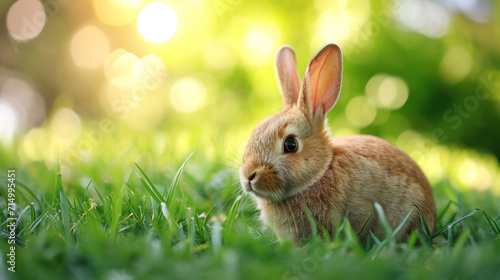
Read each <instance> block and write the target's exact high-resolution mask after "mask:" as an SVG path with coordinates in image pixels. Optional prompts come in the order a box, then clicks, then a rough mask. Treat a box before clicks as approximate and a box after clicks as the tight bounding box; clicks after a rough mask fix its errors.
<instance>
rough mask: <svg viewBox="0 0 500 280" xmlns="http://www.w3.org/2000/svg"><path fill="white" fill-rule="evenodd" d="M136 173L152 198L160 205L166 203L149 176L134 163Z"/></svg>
mask: <svg viewBox="0 0 500 280" xmlns="http://www.w3.org/2000/svg"><path fill="white" fill-rule="evenodd" d="M134 171H135V174H136V175H137V177H139V180H140V181H141V183H142V185H143V186H144V188H145V189H146V190H147V191H148V192H149V194H150V195H151V197H152V198H153V199H154V200H156V202H157V203H158V204H160V203H162V202H165V201H163V197H162V196H161V194H160V192H159V191H158V189H157V188H156V187H155V185H154V184H153V183H152V182H151V180H150V179H149V177H148V175H146V173H145V172H144V171H143V170H142V169H141V168H140V167H139V165H137V163H135V162H134Z"/></svg>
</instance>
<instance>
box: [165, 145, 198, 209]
mask: <svg viewBox="0 0 500 280" xmlns="http://www.w3.org/2000/svg"><path fill="white" fill-rule="evenodd" d="M193 154H194V151H193V152H192V153H191V154H189V155H188V157H187V158H186V159H185V160H184V162H183V163H182V165H181V167H179V169H178V170H177V173H175V176H174V179H173V180H172V183H171V184H170V188H168V190H167V189H165V190H164V191H163V197H164V198H165V200H166V203H167V206H168V207H171V205H172V204H173V201H174V198H175V195H176V193H177V189H178V188H179V185H180V184H179V182H180V178H181V175H182V172H183V171H184V167H185V166H186V163H187V161H188V160H189V159H190V158H191V156H192V155H193Z"/></svg>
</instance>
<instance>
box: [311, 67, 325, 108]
mask: <svg viewBox="0 0 500 280" xmlns="http://www.w3.org/2000/svg"><path fill="white" fill-rule="evenodd" d="M325 60H326V59H325V58H323V59H321V61H319V62H318V63H315V64H314V69H313V70H312V71H313V75H317V77H315V79H316V81H315V83H314V85H315V87H314V95H313V114H314V113H316V108H317V107H318V103H319V100H318V88H319V82H320V80H319V79H320V77H321V72H323V67H324V66H325ZM317 64H319V65H317ZM318 67H319V69H318V73H317V74H316V73H315V72H316V69H317V68H318ZM323 112H325V104H324V103H323Z"/></svg>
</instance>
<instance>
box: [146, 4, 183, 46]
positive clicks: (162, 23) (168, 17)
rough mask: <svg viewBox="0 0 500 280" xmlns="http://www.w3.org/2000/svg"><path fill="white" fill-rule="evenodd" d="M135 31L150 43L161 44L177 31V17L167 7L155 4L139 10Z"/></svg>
mask: <svg viewBox="0 0 500 280" xmlns="http://www.w3.org/2000/svg"><path fill="white" fill-rule="evenodd" d="M137 29H139V32H140V33H141V35H142V37H144V39H146V40H147V41H149V42H151V43H163V42H166V41H168V40H169V39H170V38H172V36H174V34H175V31H176V30H177V16H176V14H175V12H174V10H173V9H172V8H170V6H169V5H167V4H165V3H161V2H156V3H152V4H149V5H147V6H146V7H144V8H143V9H142V10H141V13H140V14H139V18H138V19H137Z"/></svg>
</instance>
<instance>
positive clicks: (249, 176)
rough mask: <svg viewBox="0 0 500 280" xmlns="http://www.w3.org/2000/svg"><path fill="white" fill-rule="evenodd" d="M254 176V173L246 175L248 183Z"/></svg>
mask: <svg viewBox="0 0 500 280" xmlns="http://www.w3.org/2000/svg"><path fill="white" fill-rule="evenodd" d="M256 174H257V172H255V171H254V172H252V173H251V174H250V175H248V177H247V179H248V181H249V182H250V181H252V180H253V179H254V178H255V175H256Z"/></svg>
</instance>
